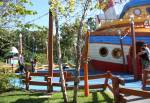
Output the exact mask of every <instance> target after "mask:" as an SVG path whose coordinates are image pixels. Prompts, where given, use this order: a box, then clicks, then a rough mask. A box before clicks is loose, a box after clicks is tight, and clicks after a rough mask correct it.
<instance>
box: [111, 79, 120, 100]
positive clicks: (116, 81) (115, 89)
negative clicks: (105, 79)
mask: <svg viewBox="0 0 150 103" xmlns="http://www.w3.org/2000/svg"><path fill="white" fill-rule="evenodd" d="M119 83H120V82H119V79H118V78H117V77H113V78H112V85H113V94H114V100H115V103H120V93H119Z"/></svg>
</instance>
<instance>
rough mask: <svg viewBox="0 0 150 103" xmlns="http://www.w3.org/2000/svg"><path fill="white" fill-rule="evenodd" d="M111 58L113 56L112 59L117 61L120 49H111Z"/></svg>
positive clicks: (120, 53)
mask: <svg viewBox="0 0 150 103" xmlns="http://www.w3.org/2000/svg"><path fill="white" fill-rule="evenodd" d="M112 56H113V57H114V58H117V59H119V58H120V57H121V56H122V52H121V49H120V48H115V49H113V51H112Z"/></svg>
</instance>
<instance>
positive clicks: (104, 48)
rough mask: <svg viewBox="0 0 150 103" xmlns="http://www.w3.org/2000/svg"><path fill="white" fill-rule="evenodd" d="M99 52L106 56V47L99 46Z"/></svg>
mask: <svg viewBox="0 0 150 103" xmlns="http://www.w3.org/2000/svg"><path fill="white" fill-rule="evenodd" d="M99 54H100V55H101V56H103V57H106V56H107V55H108V49H107V48H106V47H102V48H100V50H99Z"/></svg>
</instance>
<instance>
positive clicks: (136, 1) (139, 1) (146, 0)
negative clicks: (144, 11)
mask: <svg viewBox="0 0 150 103" xmlns="http://www.w3.org/2000/svg"><path fill="white" fill-rule="evenodd" d="M143 5H150V0H132V1H130V2H128V3H127V4H126V5H125V6H124V8H123V10H122V12H121V14H120V17H119V18H122V17H123V16H124V14H125V13H126V11H127V10H128V9H129V8H131V7H136V6H143Z"/></svg>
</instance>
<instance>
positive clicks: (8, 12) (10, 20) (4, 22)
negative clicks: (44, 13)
mask: <svg viewBox="0 0 150 103" xmlns="http://www.w3.org/2000/svg"><path fill="white" fill-rule="evenodd" d="M0 4H1V5H0V9H1V10H0V28H13V27H14V28H15V27H17V26H23V25H22V18H23V17H24V16H26V15H34V14H36V11H32V10H28V9H26V7H25V4H26V5H30V6H32V5H33V4H32V2H30V1H29V0H3V1H1V2H0Z"/></svg>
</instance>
